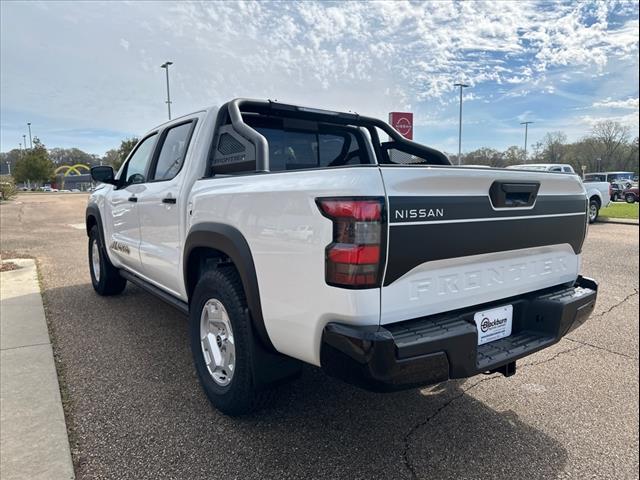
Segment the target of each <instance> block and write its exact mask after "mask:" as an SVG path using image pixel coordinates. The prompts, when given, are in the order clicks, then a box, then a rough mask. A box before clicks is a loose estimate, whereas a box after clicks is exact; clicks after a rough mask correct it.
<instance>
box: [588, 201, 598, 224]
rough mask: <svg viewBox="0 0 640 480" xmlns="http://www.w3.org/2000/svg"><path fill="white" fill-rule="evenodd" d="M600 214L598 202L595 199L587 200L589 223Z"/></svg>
mask: <svg viewBox="0 0 640 480" xmlns="http://www.w3.org/2000/svg"><path fill="white" fill-rule="evenodd" d="M599 214H600V203H599V202H598V201H597V200H590V201H589V223H593V222H595V221H596V220H597V219H598V215H599Z"/></svg>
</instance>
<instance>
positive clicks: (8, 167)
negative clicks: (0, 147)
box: [7, 160, 11, 176]
mask: <svg viewBox="0 0 640 480" xmlns="http://www.w3.org/2000/svg"><path fill="white" fill-rule="evenodd" d="M7 170H9V176H11V164H10V163H9V161H8V160H7Z"/></svg>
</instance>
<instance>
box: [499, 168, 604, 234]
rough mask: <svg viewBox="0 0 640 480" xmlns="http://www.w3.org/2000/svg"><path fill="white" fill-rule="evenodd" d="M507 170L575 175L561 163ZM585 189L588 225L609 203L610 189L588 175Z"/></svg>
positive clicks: (571, 169) (602, 182)
mask: <svg viewBox="0 0 640 480" xmlns="http://www.w3.org/2000/svg"><path fill="white" fill-rule="evenodd" d="M507 168H509V169H512V170H534V171H539V172H551V173H571V174H575V172H574V170H573V167H572V166H571V165H568V164H562V163H529V164H523V165H510V166H508V167H507ZM584 183H585V189H586V192H587V198H588V199H589V223H593V222H595V221H596V220H597V219H598V215H600V209H601V208H605V207H606V206H608V205H609V202H610V201H611V188H610V185H609V183H608V182H605V181H598V180H597V179H594V177H590V176H589V174H587V175H585V180H584Z"/></svg>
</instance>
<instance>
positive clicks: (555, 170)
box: [550, 167, 562, 172]
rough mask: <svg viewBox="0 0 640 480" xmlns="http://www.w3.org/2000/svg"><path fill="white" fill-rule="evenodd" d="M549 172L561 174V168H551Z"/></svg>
mask: <svg viewBox="0 0 640 480" xmlns="http://www.w3.org/2000/svg"><path fill="white" fill-rule="evenodd" d="M550 171H552V172H561V171H562V168H561V167H551V170H550Z"/></svg>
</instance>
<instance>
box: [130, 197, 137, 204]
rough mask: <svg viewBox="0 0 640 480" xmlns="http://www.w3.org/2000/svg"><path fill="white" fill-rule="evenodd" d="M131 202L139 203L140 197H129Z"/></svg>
mask: <svg viewBox="0 0 640 480" xmlns="http://www.w3.org/2000/svg"><path fill="white" fill-rule="evenodd" d="M129 201H130V202H134V203H135V202H137V201H138V197H129Z"/></svg>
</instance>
